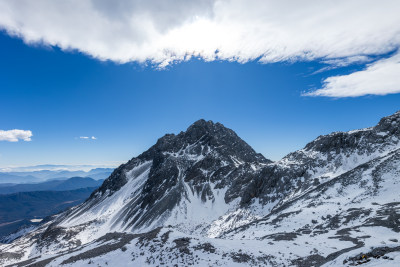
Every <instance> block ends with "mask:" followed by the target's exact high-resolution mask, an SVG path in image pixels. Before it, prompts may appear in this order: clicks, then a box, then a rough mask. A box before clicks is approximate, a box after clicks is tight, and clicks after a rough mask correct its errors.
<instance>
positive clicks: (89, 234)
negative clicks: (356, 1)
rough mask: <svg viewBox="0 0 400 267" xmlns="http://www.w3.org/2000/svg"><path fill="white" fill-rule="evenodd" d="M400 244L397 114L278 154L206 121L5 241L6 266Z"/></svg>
mask: <svg viewBox="0 0 400 267" xmlns="http://www.w3.org/2000/svg"><path fill="white" fill-rule="evenodd" d="M16 236H17V235H16ZM399 240H400V112H397V113H395V114H393V115H392V116H388V117H385V118H383V119H382V120H381V121H380V122H379V123H378V124H377V125H376V126H375V127H371V128H367V129H361V130H355V131H350V132H335V133H332V134H329V135H325V136H320V137H318V138H317V139H316V140H314V141H312V142H311V143H309V144H307V145H306V146H305V147H304V148H303V149H301V150H299V151H296V152H293V153H291V154H289V155H287V156H286V157H284V158H283V159H281V160H279V161H277V162H272V161H270V160H268V159H266V158H264V157H263V156H262V155H261V154H258V153H256V152H255V151H254V150H253V149H252V148H251V147H250V146H249V145H248V144H246V143H245V142H244V141H243V140H242V139H240V138H239V137H238V136H237V135H236V134H235V132H234V131H232V130H230V129H228V128H226V127H224V126H223V125H222V124H220V123H213V122H211V121H204V120H200V121H197V122H195V123H194V124H193V125H191V126H190V127H189V128H188V129H187V130H186V131H185V132H181V133H179V134H178V135H174V134H167V135H165V136H164V137H162V138H160V139H159V140H158V141H157V143H156V144H155V145H154V146H152V147H151V148H150V149H149V150H147V151H146V152H144V153H142V154H141V155H139V156H138V157H135V158H133V159H131V160H130V161H129V162H127V163H126V164H123V165H121V166H120V167H119V168H117V169H115V170H114V172H113V173H112V174H111V176H110V177H109V178H108V179H106V180H105V181H104V183H103V185H102V186H101V187H100V188H98V189H97V190H96V191H94V192H93V193H92V195H91V196H90V197H89V198H88V199H87V200H86V201H85V202H84V203H83V204H81V205H78V206H76V207H74V208H71V209H69V210H68V211H66V212H63V213H60V214H57V215H54V216H52V217H49V218H47V220H45V221H44V222H43V223H42V224H41V225H39V226H38V227H37V228H35V229H33V230H32V231H31V232H29V233H26V234H24V235H22V236H21V237H19V238H17V239H15V240H14V241H12V242H11V243H9V244H3V245H1V246H0V265H2V266H7V265H10V266H87V265H88V264H93V266H146V265H148V266H190V265H194V266H358V265H362V266H400V242H399ZM89 266H90V265H89Z"/></svg>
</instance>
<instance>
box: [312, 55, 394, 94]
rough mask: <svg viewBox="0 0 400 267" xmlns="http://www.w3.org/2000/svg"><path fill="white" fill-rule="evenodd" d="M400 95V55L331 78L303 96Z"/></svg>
mask: <svg viewBox="0 0 400 267" xmlns="http://www.w3.org/2000/svg"><path fill="white" fill-rule="evenodd" d="M395 93H400V53H397V54H395V55H394V56H392V57H390V58H387V59H381V60H378V61H376V62H374V63H372V64H369V65H368V66H367V68H366V69H364V70H361V71H357V72H354V73H351V74H348V75H340V76H333V77H329V78H327V79H325V80H324V81H323V86H322V88H321V89H318V90H316V91H313V92H308V93H305V94H304V95H305V96H326V97H357V96H363V95H387V94H395Z"/></svg>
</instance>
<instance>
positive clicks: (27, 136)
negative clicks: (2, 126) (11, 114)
mask: <svg viewBox="0 0 400 267" xmlns="http://www.w3.org/2000/svg"><path fill="white" fill-rule="evenodd" d="M31 137H32V132H31V131H26V130H18V129H14V130H8V131H3V130H0V141H8V142H18V141H19V140H24V141H31V140H32V139H31Z"/></svg>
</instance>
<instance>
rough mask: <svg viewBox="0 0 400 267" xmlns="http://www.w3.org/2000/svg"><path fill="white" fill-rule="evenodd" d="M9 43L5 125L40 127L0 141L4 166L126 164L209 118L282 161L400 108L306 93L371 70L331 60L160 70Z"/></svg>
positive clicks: (4, 51)
mask: <svg viewBox="0 0 400 267" xmlns="http://www.w3.org/2000/svg"><path fill="white" fill-rule="evenodd" d="M0 47H1V49H0V58H1V59H2V60H1V61H0V88H1V90H0V112H1V114H3V116H1V117H0V125H1V128H2V129H29V130H31V131H32V133H33V137H32V141H30V142H24V141H19V142H0V153H1V157H0V162H1V164H0V165H1V166H2V167H5V166H10V165H35V164H44V163H59V164H61V163H62V164H115V163H119V162H124V161H127V160H128V159H130V158H131V157H133V156H135V155H138V154H139V153H141V152H142V151H144V150H146V149H147V148H148V147H150V146H151V145H152V144H154V143H155V142H156V140H157V138H159V137H161V136H162V135H164V134H165V133H179V131H181V130H185V129H186V128H187V127H188V126H189V125H190V124H191V123H193V122H194V121H196V120H198V119H200V118H204V119H206V120H213V121H218V122H221V123H223V124H224V125H225V126H227V127H229V128H232V129H234V130H235V131H236V132H237V133H238V134H239V136H241V137H242V138H243V139H244V140H245V141H247V142H248V143H249V144H250V145H251V146H253V148H254V149H255V150H256V151H259V152H261V153H263V154H264V155H265V156H266V157H268V158H271V159H274V160H275V159H279V158H281V157H282V156H284V155H285V154H287V153H289V152H291V151H294V150H296V149H299V148H302V147H303V146H304V145H305V144H306V143H307V142H309V141H311V140H312V139H314V138H315V137H317V136H318V135H320V134H326V133H329V132H331V131H347V130H350V129H355V128H362V127H368V126H371V125H374V124H376V123H377V121H378V120H379V119H380V118H381V117H382V116H385V115H389V114H391V113H394V112H395V111H397V110H398V109H400V108H399V103H400V95H387V96H364V97H357V98H339V99H338V98H335V99H332V98H326V97H309V96H302V95H301V94H302V92H303V91H305V90H309V89H310V88H317V87H320V83H321V80H322V79H324V78H325V77H327V76H331V75H333V74H335V75H336V74H345V73H347V72H352V71H354V69H357V68H362V66H352V67H351V68H341V69H340V70H338V69H336V70H332V71H327V72H322V73H318V74H312V73H313V72H315V71H316V70H318V69H321V68H322V67H323V65H321V64H319V63H315V62H302V63H292V64H289V63H276V64H260V63H257V62H249V63H245V64H240V63H236V62H231V63H229V62H226V61H216V62H204V61H202V60H195V59H193V60H190V61H189V62H184V63H180V64H176V65H172V66H169V67H168V68H167V69H163V70H157V69H155V68H154V66H147V67H145V66H143V65H140V64H135V63H128V64H115V63H112V62H101V61H98V60H96V59H92V58H90V57H87V56H85V55H83V54H81V53H78V52H67V53H65V52H62V51H60V49H57V48H50V47H44V46H37V45H36V46H28V45H26V44H24V43H23V42H22V41H21V40H19V39H16V38H11V37H9V36H7V35H6V34H4V33H2V34H1V35H0ZM80 136H95V137H96V138H97V139H96V140H82V139H80V138H79V137H80Z"/></svg>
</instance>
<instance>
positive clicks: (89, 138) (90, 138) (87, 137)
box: [79, 136, 97, 140]
mask: <svg viewBox="0 0 400 267" xmlns="http://www.w3.org/2000/svg"><path fill="white" fill-rule="evenodd" d="M79 139H83V140H96V139H97V138H96V137H94V136H91V137H90V136H80V137H79Z"/></svg>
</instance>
